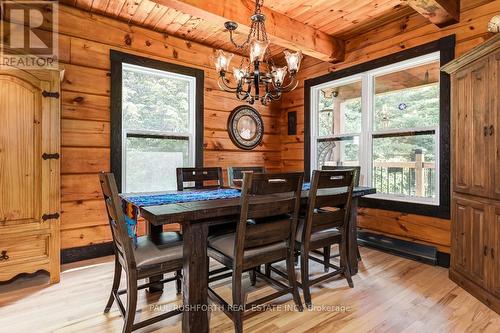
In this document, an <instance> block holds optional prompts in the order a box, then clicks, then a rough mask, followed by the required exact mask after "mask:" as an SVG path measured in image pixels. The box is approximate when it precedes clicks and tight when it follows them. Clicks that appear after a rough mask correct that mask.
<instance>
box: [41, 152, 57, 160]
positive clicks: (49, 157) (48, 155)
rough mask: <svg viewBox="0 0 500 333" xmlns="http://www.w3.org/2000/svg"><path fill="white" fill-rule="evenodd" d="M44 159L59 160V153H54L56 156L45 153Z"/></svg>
mask: <svg viewBox="0 0 500 333" xmlns="http://www.w3.org/2000/svg"><path fill="white" fill-rule="evenodd" d="M42 158H43V159H44V160H58V159H59V153H54V154H48V153H43V154H42Z"/></svg>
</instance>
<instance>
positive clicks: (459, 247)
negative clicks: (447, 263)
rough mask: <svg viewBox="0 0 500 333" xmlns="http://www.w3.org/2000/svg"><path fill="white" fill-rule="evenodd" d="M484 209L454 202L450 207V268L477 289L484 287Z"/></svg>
mask: <svg viewBox="0 0 500 333" xmlns="http://www.w3.org/2000/svg"><path fill="white" fill-rule="evenodd" d="M486 219H487V205H485V204H483V203H479V202H475V201H471V200H466V199H461V198H455V200H454V204H453V242H454V244H453V245H452V265H453V267H454V268H455V269H456V270H458V271H460V272H461V273H462V274H464V275H466V276H468V277H469V278H470V279H471V280H472V281H475V283H477V284H478V285H481V286H486V270H487V268H486V265H485V263H486V262H487V256H488V255H489V247H488V237H489V236H488V230H487V228H486V224H487V221H486Z"/></svg>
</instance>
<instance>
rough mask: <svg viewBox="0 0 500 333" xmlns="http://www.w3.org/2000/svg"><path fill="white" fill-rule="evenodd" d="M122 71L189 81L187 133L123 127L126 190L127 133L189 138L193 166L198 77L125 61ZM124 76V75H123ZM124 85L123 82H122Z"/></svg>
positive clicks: (190, 159) (192, 164)
mask: <svg viewBox="0 0 500 333" xmlns="http://www.w3.org/2000/svg"><path fill="white" fill-rule="evenodd" d="M122 66H123V67H122V73H123V71H124V70H127V69H128V70H133V71H136V72H140V73H145V74H155V75H160V76H163V77H166V78H173V79H181V80H185V81H188V82H189V106H188V109H189V120H188V129H189V132H187V133H180V132H164V131H148V130H130V129H124V128H123V127H122V175H123V176H122V189H123V191H124V192H126V189H127V183H126V181H127V134H145V135H159V136H165V137H167V136H168V137H171V138H172V139H175V138H176V137H177V138H188V142H189V143H188V145H189V148H188V159H189V166H191V167H193V166H194V164H195V158H196V77H194V76H189V75H182V74H178V73H172V72H168V71H165V70H159V69H154V68H149V67H143V66H137V65H132V64H128V63H123V65H122ZM122 77H123V75H122ZM122 87H123V82H122ZM121 114H122V124H123V116H124V114H123V111H122V112H121Z"/></svg>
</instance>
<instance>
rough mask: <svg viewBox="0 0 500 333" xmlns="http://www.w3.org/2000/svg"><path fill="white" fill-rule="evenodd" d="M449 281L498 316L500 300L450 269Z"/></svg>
mask: <svg viewBox="0 0 500 333" xmlns="http://www.w3.org/2000/svg"><path fill="white" fill-rule="evenodd" d="M449 277H450V279H451V280H452V281H453V282H455V283H456V284H458V285H459V286H460V287H462V288H463V289H464V290H465V291H467V292H468V293H469V294H471V295H472V296H474V297H475V298H477V299H478V300H480V301H481V302H483V303H484V304H485V305H486V306H487V307H489V308H490V309H492V310H493V311H495V312H496V313H498V314H500V299H499V298H497V297H495V296H494V295H492V294H490V293H489V292H488V291H486V290H485V289H483V288H482V287H481V286H478V285H477V284H475V283H474V282H472V281H471V280H469V279H468V278H466V277H464V276H462V275H461V274H460V273H459V272H457V271H455V270H454V269H453V268H450V273H449Z"/></svg>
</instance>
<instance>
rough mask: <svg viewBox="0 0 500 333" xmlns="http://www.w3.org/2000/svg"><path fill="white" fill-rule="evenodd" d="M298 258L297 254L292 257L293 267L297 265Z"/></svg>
mask: <svg viewBox="0 0 500 333" xmlns="http://www.w3.org/2000/svg"><path fill="white" fill-rule="evenodd" d="M299 257H300V255H298V254H296V255H294V257H293V264H294V265H295V266H298V265H299Z"/></svg>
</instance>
